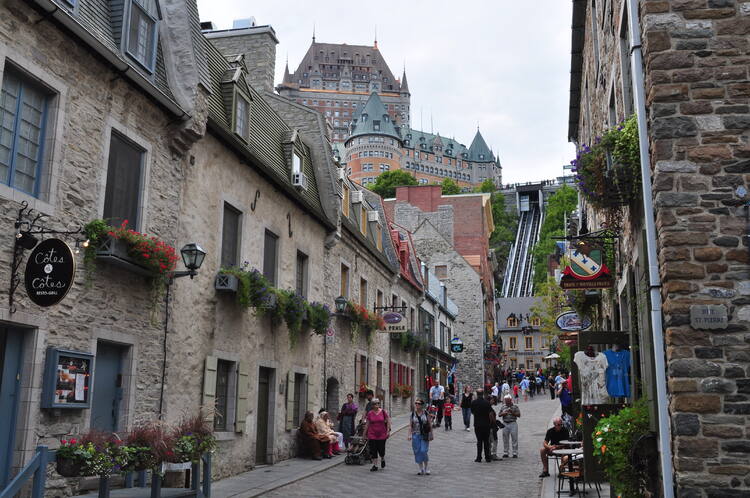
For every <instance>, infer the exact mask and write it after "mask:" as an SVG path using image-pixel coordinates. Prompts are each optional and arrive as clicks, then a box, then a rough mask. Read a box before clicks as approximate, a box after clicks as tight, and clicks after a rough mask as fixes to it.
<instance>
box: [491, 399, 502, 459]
mask: <svg viewBox="0 0 750 498" xmlns="http://www.w3.org/2000/svg"><path fill="white" fill-rule="evenodd" d="M490 405H491V406H492V411H491V412H490V453H491V454H492V459H493V460H500V458H499V457H498V456H497V442H498V437H497V433H498V432H499V431H500V429H501V426H502V425H503V424H502V423H500V421H499V420H498V419H497V413H496V412H495V406H496V405H497V397H496V396H490Z"/></svg>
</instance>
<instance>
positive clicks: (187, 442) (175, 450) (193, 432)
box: [171, 415, 216, 463]
mask: <svg viewBox="0 0 750 498" xmlns="http://www.w3.org/2000/svg"><path fill="white" fill-rule="evenodd" d="M172 441H173V447H172V450H171V452H172V455H171V456H172V459H171V461H173V462H175V463H182V462H193V463H196V462H198V461H200V458H201V456H202V455H203V454H204V453H207V452H210V451H214V450H215V449H216V437H215V436H214V433H213V428H212V427H211V425H210V424H209V423H208V421H207V420H206V419H205V417H203V416H202V415H196V416H194V417H188V418H185V419H183V420H182V421H181V422H180V423H179V424H178V425H177V427H175V429H174V431H173V432H172Z"/></svg>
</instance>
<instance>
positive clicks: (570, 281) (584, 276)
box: [560, 241, 614, 289]
mask: <svg viewBox="0 0 750 498" xmlns="http://www.w3.org/2000/svg"><path fill="white" fill-rule="evenodd" d="M604 254H605V253H604V250H603V249H602V248H601V246H597V245H593V244H591V243H589V242H584V241H579V242H577V243H575V244H571V246H570V248H569V249H568V259H569V260H570V264H569V265H568V266H566V267H565V269H564V270H563V275H562V278H561V279H560V287H562V288H563V289H608V288H610V287H612V286H613V285H614V280H613V279H612V275H610V273H609V268H607V265H606V263H605V261H604V259H605V257H604Z"/></svg>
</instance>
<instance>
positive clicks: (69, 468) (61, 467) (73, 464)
mask: <svg viewBox="0 0 750 498" xmlns="http://www.w3.org/2000/svg"><path fill="white" fill-rule="evenodd" d="M82 469H83V464H82V463H81V462H79V461H78V460H71V459H70V458H58V459H57V465H56V466H55V470H56V471H57V473H58V474H60V475H61V476H63V477H80V476H81V470H82Z"/></svg>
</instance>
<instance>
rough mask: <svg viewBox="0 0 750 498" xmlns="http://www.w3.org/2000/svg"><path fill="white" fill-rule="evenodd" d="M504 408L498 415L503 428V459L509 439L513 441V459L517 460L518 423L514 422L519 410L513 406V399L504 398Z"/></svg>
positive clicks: (506, 455)
mask: <svg viewBox="0 0 750 498" xmlns="http://www.w3.org/2000/svg"><path fill="white" fill-rule="evenodd" d="M503 401H505V406H504V407H503V409H502V410H500V413H499V414H498V415H499V417H500V419H501V420H502V422H503V424H505V427H503V458H508V449H509V448H508V446H509V444H508V443H509V439H512V440H513V458H518V423H517V422H516V420H518V418H519V417H520V416H521V409H520V408H518V405H514V404H513V398H511V397H510V396H506V397H505V399H504V400H503Z"/></svg>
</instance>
